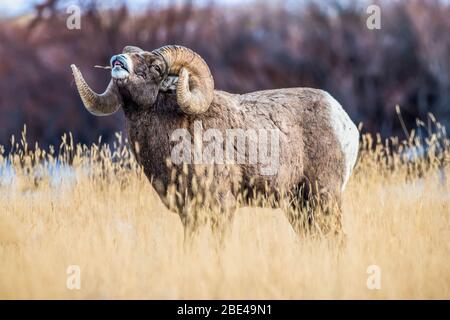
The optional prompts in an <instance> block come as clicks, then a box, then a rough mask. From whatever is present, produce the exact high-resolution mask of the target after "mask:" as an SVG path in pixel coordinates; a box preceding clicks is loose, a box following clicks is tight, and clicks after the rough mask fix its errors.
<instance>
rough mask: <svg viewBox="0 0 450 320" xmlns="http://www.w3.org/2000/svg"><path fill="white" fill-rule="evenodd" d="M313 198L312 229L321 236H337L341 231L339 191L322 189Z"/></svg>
mask: <svg viewBox="0 0 450 320" xmlns="http://www.w3.org/2000/svg"><path fill="white" fill-rule="evenodd" d="M314 197H315V199H314V201H313V202H314V203H315V208H314V215H313V221H314V227H315V228H316V229H317V231H318V232H319V233H321V234H323V235H339V234H340V233H341V231H342V208H341V202H342V200H341V193H340V191H338V190H328V189H325V188H322V189H319V190H318V191H317V192H316V193H315V194H314Z"/></svg>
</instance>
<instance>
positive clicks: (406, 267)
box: [0, 135, 450, 299]
mask: <svg viewBox="0 0 450 320" xmlns="http://www.w3.org/2000/svg"><path fill="white" fill-rule="evenodd" d="M438 138H439V137H436V135H431V136H430V137H429V140H428V141H429V145H430V146H431V147H430V149H429V152H428V156H427V157H424V158H421V159H420V160H417V161H415V162H413V163H405V162H404V161H403V162H402V161H401V159H402V156H401V154H402V153H401V152H402V150H403V148H404V147H405V146H407V145H410V146H417V143H415V142H414V139H413V137H411V139H410V141H409V142H406V143H404V144H403V143H401V142H399V141H398V140H396V139H391V143H390V145H391V146H390V147H386V145H385V142H384V141H381V140H379V141H378V143H377V141H372V139H371V138H370V136H364V139H363V141H362V143H361V152H360V159H359V161H358V164H357V167H356V169H355V171H354V174H353V176H352V178H351V180H350V182H349V184H348V187H347V190H346V192H345V196H344V203H343V212H344V218H343V225H344V230H345V233H346V234H347V237H346V241H345V244H344V245H342V244H341V245H339V244H338V243H336V241H334V240H333V238H320V237H317V236H316V237H312V236H311V237H308V236H304V237H298V236H297V235H296V234H295V233H294V232H293V230H292V228H291V227H290V224H289V223H288V222H287V219H286V218H285V216H284V213H283V212H282V211H281V210H272V209H262V208H242V209H240V210H239V211H238V212H237V215H236V218H235V219H234V223H233V227H232V231H231V232H230V233H228V234H227V235H226V238H225V240H224V241H223V244H222V245H221V244H219V241H218V240H217V236H216V235H215V234H214V232H213V231H211V228H209V227H208V226H205V227H203V228H201V229H200V231H199V233H198V234H197V235H196V236H195V237H194V239H193V241H192V243H191V244H190V246H188V247H185V246H184V245H183V227H182V224H181V222H180V220H179V218H178V216H177V215H175V214H173V213H170V212H169V211H168V210H166V209H165V208H164V207H163V205H162V203H161V201H160V200H159V198H158V197H157V195H156V193H155V192H154V191H153V190H152V188H151V186H150V185H149V183H148V182H147V180H146V178H145V176H144V175H143V174H142V172H141V171H140V169H139V168H138V167H137V165H136V163H135V162H134V160H133V158H132V157H131V156H130V154H129V152H128V149H127V148H126V147H123V145H124V144H123V143H122V142H121V138H120V136H119V139H118V140H119V141H118V142H117V145H116V147H115V148H112V149H109V148H107V147H102V148H99V147H97V146H96V145H94V146H91V147H86V146H81V145H74V144H73V142H72V141H70V138H69V137H65V138H64V139H63V140H64V141H63V143H62V145H61V147H60V149H61V151H62V154H63V155H65V156H61V157H59V159H58V160H59V161H60V163H65V161H66V160H67V159H68V158H66V156H67V155H71V159H73V161H72V162H71V167H72V168H73V173H72V174H70V175H69V174H67V175H63V176H62V177H60V178H58V177H56V178H55V177H54V175H53V180H52V175H51V174H50V172H49V169H48V168H46V165H45V163H47V164H52V163H55V161H56V160H57V159H56V153H57V151H58V148H56V150H54V151H52V150H47V151H46V152H44V151H42V150H40V149H36V148H34V146H33V148H31V147H30V146H27V145H26V143H25V142H24V141H22V142H15V141H12V145H13V146H15V147H14V148H13V150H12V153H11V155H8V156H6V154H7V151H8V152H9V151H10V149H11V147H8V148H6V147H4V148H2V150H0V154H3V157H0V166H1V165H2V164H3V165H5V164H6V162H7V161H9V162H10V164H11V166H12V167H13V168H14V170H15V172H16V178H15V180H14V182H13V183H9V184H8V183H3V184H0V298H1V299H24V298H31V299H38V298H43V299H53V298H56V299H82V298H83V299H113V298H119V299H141V298H145V299H147V298H149V299H304V298H312V299H316V298H324V299H334V298H337V299H349V298H351V299H353V298H355V299H366V298H367V299H397V298H402V299H403V298H404V299H422V298H425V299H430V298H431V299H444V298H445V299H449V298H450V182H449V179H448V178H449V177H450V147H449V146H450V144H449V140H448V139H447V138H444V139H442V137H441V139H440V140H439V139H438ZM374 140H376V139H374ZM438 140H439V141H440V146H441V149H438V148H434V147H433V146H436V145H438V143H437V141H438ZM31 149H33V151H30V150H31ZM394 149H395V151H394ZM413 149H414V148H413ZM433 150H434V151H433ZM87 151H89V154H88V155H87V153H86V152H87ZM112 159H115V160H116V161H114V162H113V161H112ZM87 166H89V167H90V168H92V171H91V172H90V173H89V174H86V169H85V168H86V167H87ZM55 180H56V181H55ZM70 265H77V266H79V267H80V270H81V278H80V279H81V288H80V289H79V290H76V289H75V290H69V289H68V288H67V286H66V281H67V278H68V274H67V273H66V272H67V268H68V266H70ZM370 265H377V266H379V267H380V270H381V288H380V289H379V290H369V289H368V287H367V285H366V281H367V279H368V277H369V275H368V274H367V268H368V266H370Z"/></svg>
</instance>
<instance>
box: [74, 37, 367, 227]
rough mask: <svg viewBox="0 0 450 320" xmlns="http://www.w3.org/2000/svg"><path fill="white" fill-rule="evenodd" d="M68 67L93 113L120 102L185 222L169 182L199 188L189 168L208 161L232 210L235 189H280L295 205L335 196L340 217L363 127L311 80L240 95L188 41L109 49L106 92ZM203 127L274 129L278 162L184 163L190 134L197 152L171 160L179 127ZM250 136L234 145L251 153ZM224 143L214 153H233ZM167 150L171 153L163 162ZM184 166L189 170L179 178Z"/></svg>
mask: <svg viewBox="0 0 450 320" xmlns="http://www.w3.org/2000/svg"><path fill="white" fill-rule="evenodd" d="M71 67H72V71H73V75H74V77H75V82H76V85H77V88H78V92H79V94H80V96H81V99H82V101H83V103H84V105H85V107H86V109H87V110H88V111H89V112H91V113H92V114H94V115H97V116H106V115H110V114H113V113H114V112H116V111H117V110H119V109H120V108H121V109H122V110H123V111H124V114H125V119H126V129H127V131H128V135H129V140H130V142H131V146H132V148H134V150H133V151H134V154H135V157H136V159H137V161H138V163H139V164H140V165H142V167H143V169H144V172H145V175H146V176H147V178H148V179H149V180H150V182H151V183H152V185H153V186H154V188H155V190H156V191H157V192H158V194H159V195H160V197H161V199H162V200H163V202H164V203H165V204H166V205H167V206H168V207H169V208H170V209H171V210H174V211H176V212H178V213H180V215H181V218H182V221H183V222H184V223H185V225H186V223H187V222H188V220H189V219H188V218H187V215H186V214H185V211H186V210H185V207H186V206H187V200H186V197H184V196H178V197H175V198H171V199H169V198H170V197H168V194H169V189H170V186H171V185H173V184H171V183H172V182H174V181H176V185H177V187H178V188H181V191H180V192H179V194H181V195H188V196H195V195H196V193H197V192H200V191H199V187H198V186H194V182H193V180H192V177H195V176H196V175H198V173H197V168H199V167H201V166H207V167H208V166H209V168H213V169H214V170H213V173H212V178H213V179H212V180H210V181H212V183H210V184H205V185H208V189H209V191H211V192H212V194H213V198H214V199H215V200H216V203H217V204H218V205H219V207H220V209H221V211H224V212H225V211H226V212H232V211H233V209H234V208H235V207H236V201H237V200H236V199H237V197H238V195H239V194H246V195H247V196H246V197H247V198H248V197H249V195H254V194H263V195H273V196H274V198H275V199H279V198H280V195H281V194H286V195H288V196H289V197H291V198H290V199H291V201H290V205H292V206H293V207H295V208H298V207H299V206H300V205H302V204H304V200H305V199H313V198H315V199H319V201H316V202H315V203H316V204H319V205H318V206H315V207H316V208H323V207H324V206H325V207H327V208H329V204H330V203H334V204H336V205H335V206H334V207H333V208H336V209H337V210H333V212H336V211H337V212H338V216H339V217H340V215H341V214H340V204H341V195H342V192H343V191H344V188H345V185H346V183H347V181H348V179H349V177H350V174H351V172H352V169H353V167H354V165H355V162H356V158H357V154H358V145H359V132H358V130H357V128H356V126H355V124H354V123H353V122H352V121H351V120H350V118H349V116H348V115H347V114H346V112H345V111H344V110H343V109H342V107H341V105H340V104H339V103H338V102H337V101H336V100H335V99H334V98H333V97H332V96H331V95H329V94H328V93H327V92H325V91H322V90H318V89H310V88H290V89H279V90H267V91H259V92H253V93H248V94H242V95H240V94H230V93H227V92H223V91H217V90H214V81H213V77H212V75H211V73H210V70H209V68H208V66H207V64H206V63H205V61H204V60H203V59H202V58H201V57H200V56H199V55H198V54H196V53H195V52H193V51H191V50H190V49H188V48H185V47H181V46H174V45H171V46H165V47H162V48H159V49H156V50H154V51H151V52H147V51H144V50H142V49H140V48H137V47H132V46H127V47H125V48H124V50H123V53H122V54H119V55H115V56H113V57H112V58H111V68H112V72H111V75H112V80H111V82H110V84H109V86H108V88H107V89H106V91H105V92H104V93H103V94H97V93H95V92H94V91H92V90H91V89H90V88H89V86H88V85H87V84H86V82H85V80H84V79H83V76H82V75H81V73H80V71H79V70H78V68H77V67H76V66H75V65H72V66H71ZM199 127H200V128H201V129H202V130H208V129H214V130H215V131H214V132H216V133H220V134H222V135H223V136H225V135H227V133H228V131H229V130H230V129H242V131H240V132H241V133H242V132H244V133H248V132H253V133H255V132H261V129H263V130H267V131H270V132H275V130H276V131H277V134H278V139H279V140H278V141H276V142H277V144H278V145H272V146H271V148H272V149H276V148H278V154H277V157H278V158H277V159H276V161H275V162H276V165H277V167H276V168H275V170H272V171H271V172H269V173H267V172H266V173H262V171H261V169H262V167H263V164H262V163H259V162H258V161H256V162H255V161H253V162H252V161H240V162H238V161H237V160H236V159H235V158H233V159H234V161H233V160H231V161H228V162H226V161H224V162H221V161H219V162H214V161H213V162H208V161H206V163H205V162H202V161H197V162H196V161H194V162H193V163H192V161H191V162H189V161H190V160H191V159H192V157H191V155H192V154H191V152H192V153H195V152H196V151H195V150H197V149H195V148H196V147H197V145H195V146H194V144H196V143H197V142H198V139H197V140H196V141H197V142H195V141H190V140H188V145H187V147H191V146H192V149H193V150H194V151H192V150H191V149H189V148H187V149H183V150H184V151H185V152H186V153H189V154H184V158H183V159H184V160H183V161H181V162H179V161H178V162H177V161H174V143H175V142H176V141H174V137H173V135H174V132H178V133H179V132H180V131H179V130H180V129H182V130H184V132H186V133H188V134H189V135H191V136H195V134H196V132H195V131H196V130H197V129H198V128H199ZM180 136H181V135H180ZM180 136H179V137H180ZM179 137H178V138H179ZM238 138H239V137H238ZM195 139H196V138H194V140H195ZM209 139H210V140H211V137H209ZM233 139H234V138H233ZM246 139H247V140H246V142H247V144H245V145H244V149H245V146H246V147H247V149H246V150H244V151H242V145H241V146H240V149H239V147H236V146H234V147H232V148H231V149H232V151H237V152H239V150H240V152H244V156H245V157H247V158H248V157H250V151H249V150H250V149H251V148H252V147H254V146H255V145H256V144H258V141H257V140H258V136H255V135H252V134H249V135H248V136H246ZM200 140H201V139H200ZM222 142H223V141H222ZM259 142H261V141H259ZM224 144H225V143H224ZM224 144H223V145H222V147H221V148H219V150H217V149H214V150H215V152H218V153H221V154H223V152H229V151H230V150H225V149H226V146H225V145H224ZM184 147H186V144H184ZM238 149H239V150H238ZM186 150H187V151H186ZM251 150H254V149H251ZM205 151H206V150H205ZM216 155H217V154H216ZM238 156H239V155H238ZM241 156H242V154H241ZM167 159H170V160H171V162H172V163H170V166H169V167H168V166H167ZM215 159H216V158H215ZM256 159H258V158H256ZM186 160H188V161H186ZM216 160H217V159H216ZM228 160H230V159H228ZM241 160H242V159H241ZM169 162H170V161H169ZM174 170H175V174H174ZM183 172H184V173H185V174H186V175H187V178H186V179H185V180H184V181H182V179H176V177H177V175H178V174H181V173H183ZM199 172H200V171H199ZM174 176H175V180H174ZM236 181H238V183H237V184H236ZM246 197H244V198H246ZM240 198H242V197H240ZM312 203H314V201H312ZM338 220H339V219H338ZM339 221H340V220H339Z"/></svg>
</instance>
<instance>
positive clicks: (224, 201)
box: [215, 191, 237, 245]
mask: <svg viewBox="0 0 450 320" xmlns="http://www.w3.org/2000/svg"><path fill="white" fill-rule="evenodd" d="M218 202H219V212H218V215H217V220H216V228H215V229H216V230H217V234H218V235H219V239H220V243H221V245H223V243H224V240H225V239H226V237H228V236H230V235H231V232H232V228H233V221H234V216H235V213H236V210H237V201H236V198H235V196H234V195H233V194H232V193H231V192H230V191H227V192H220V193H219V195H218Z"/></svg>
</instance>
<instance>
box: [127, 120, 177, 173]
mask: <svg viewBox="0 0 450 320" xmlns="http://www.w3.org/2000/svg"><path fill="white" fill-rule="evenodd" d="M177 127H179V126H178V125H177V124H176V122H175V121H174V120H173V119H172V120H170V121H167V119H161V118H159V117H154V116H153V117H152V116H150V115H145V114H144V115H141V116H140V117H137V118H136V119H127V120H126V130H127V132H128V138H129V141H130V145H131V147H132V150H133V153H134V155H135V157H136V160H137V161H138V163H139V164H140V165H141V166H142V167H143V169H144V172H145V174H146V176H147V177H148V178H149V179H151V178H158V179H161V180H166V179H165V176H166V175H167V165H166V163H167V162H166V160H167V159H169V158H170V155H171V141H170V137H171V134H172V132H173V131H174V130H176V129H177Z"/></svg>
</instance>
